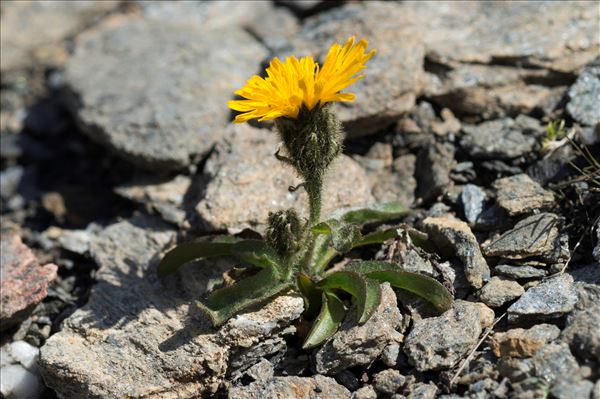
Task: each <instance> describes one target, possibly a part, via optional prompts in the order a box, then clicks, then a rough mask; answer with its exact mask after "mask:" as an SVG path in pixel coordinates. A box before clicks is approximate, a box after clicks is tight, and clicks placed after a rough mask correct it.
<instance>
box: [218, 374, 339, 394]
mask: <svg viewBox="0 0 600 399" xmlns="http://www.w3.org/2000/svg"><path fill="white" fill-rule="evenodd" d="M227 397H228V398H229V399H262V398H299V399H342V398H350V391H348V390H347V389H346V388H344V387H343V386H342V385H340V384H338V383H337V382H335V380H334V379H333V378H330V377H324V376H322V375H316V376H314V377H275V378H273V379H271V380H268V381H264V382H263V381H258V382H253V383H252V384H250V385H248V386H246V387H234V388H231V389H229V394H228V396H227Z"/></svg>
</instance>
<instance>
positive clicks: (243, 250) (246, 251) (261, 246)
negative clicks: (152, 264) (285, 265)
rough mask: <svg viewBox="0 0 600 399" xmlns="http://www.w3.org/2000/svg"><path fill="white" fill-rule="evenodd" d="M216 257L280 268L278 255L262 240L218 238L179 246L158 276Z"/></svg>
mask: <svg viewBox="0 0 600 399" xmlns="http://www.w3.org/2000/svg"><path fill="white" fill-rule="evenodd" d="M215 256H234V257H236V258H238V259H240V260H242V261H244V262H247V263H250V264H252V265H254V266H257V267H261V268H264V267H269V266H275V267H276V266H278V262H277V255H276V254H275V253H274V252H273V251H272V250H271V249H270V248H269V247H268V246H267V245H266V243H265V242H264V241H261V240H241V239H237V238H235V237H227V236H224V237H216V238H215V239H213V241H194V242H186V243H182V244H179V245H177V246H176V247H175V248H173V249H171V250H170V251H169V252H167V254H166V255H165V256H164V257H163V258H162V260H161V261H160V264H159V265H158V271H157V273H158V276H159V277H164V276H166V275H168V274H171V273H173V272H175V271H176V270H177V269H178V268H179V267H180V266H182V265H183V264H185V263H187V262H190V261H193V260H196V259H200V258H209V257H215Z"/></svg>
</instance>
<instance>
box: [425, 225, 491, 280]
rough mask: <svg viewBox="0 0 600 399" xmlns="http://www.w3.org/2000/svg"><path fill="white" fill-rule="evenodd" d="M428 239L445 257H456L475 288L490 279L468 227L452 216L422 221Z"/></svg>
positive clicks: (475, 240) (477, 245)
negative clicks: (454, 255)
mask: <svg viewBox="0 0 600 399" xmlns="http://www.w3.org/2000/svg"><path fill="white" fill-rule="evenodd" d="M423 224H424V225H425V228H426V230H427V233H428V234H430V239H431V240H432V241H433V243H434V244H435V245H436V247H438V248H439V249H440V251H442V253H443V254H444V255H445V256H451V255H453V254H456V256H457V257H458V258H459V259H460V260H461V261H462V262H463V264H464V270H465V276H466V277H467V280H468V281H469V283H470V284H471V285H472V286H473V287H475V288H481V287H482V286H483V283H484V282H485V281H487V280H489V278H490V269H489V267H488V265H487V262H486V261H485V259H484V258H483V255H482V254H481V250H480V249H479V243H478V242H477V239H476V238H475V236H474V235H473V233H472V232H471V229H470V228H469V226H468V225H467V224H466V223H465V222H463V221H460V220H458V219H456V218H454V217H452V216H448V215H445V216H439V217H428V218H427V219H425V220H424V221H423Z"/></svg>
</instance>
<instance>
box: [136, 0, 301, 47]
mask: <svg viewBox="0 0 600 399" xmlns="http://www.w3.org/2000/svg"><path fill="white" fill-rule="evenodd" d="M138 4H139V5H140V6H141V11H142V12H143V14H144V16H145V17H146V18H149V19H156V20H159V21H166V22H170V23H177V24H188V25H196V26H202V27H203V28H204V29H227V28H229V27H232V26H237V27H242V28H244V29H246V30H248V31H250V32H252V34H253V35H255V36H256V37H258V38H260V41H261V42H262V43H265V44H266V45H267V46H269V47H273V46H275V45H278V44H279V45H281V43H282V41H283V42H285V41H286V40H287V39H289V38H290V37H292V36H293V35H294V34H295V33H296V32H297V31H298V19H297V18H295V17H294V16H293V15H292V13H291V12H290V11H289V10H287V9H285V8H283V7H277V6H276V5H275V4H273V3H271V2H267V1H263V2H256V1H253V2H243V1H240V2H237V3H236V4H235V7H231V3H230V2H229V1H226V0H219V1H182V2H162V1H160V2H159V1H149V0H138Z"/></svg>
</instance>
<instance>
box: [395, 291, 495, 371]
mask: <svg viewBox="0 0 600 399" xmlns="http://www.w3.org/2000/svg"><path fill="white" fill-rule="evenodd" d="M493 319H494V312H493V311H492V310H491V309H490V308H488V307H487V306H485V305H484V304H482V303H472V302H466V301H462V300H458V301H456V302H455V303H454V307H453V308H452V309H450V310H448V311H447V312H445V313H444V314H442V315H441V316H438V317H432V318H428V319H423V320H420V321H417V322H415V324H414V326H413V329H412V331H411V332H410V333H409V334H408V336H407V337H406V340H405V344H404V353H406V355H407V356H408V361H409V363H410V364H411V365H413V366H414V367H415V368H416V369H417V370H418V371H421V372H424V371H429V370H442V369H449V368H451V367H453V366H454V365H455V364H456V363H457V362H458V361H459V360H460V359H462V357H463V356H464V355H465V354H466V353H467V352H468V351H469V350H471V349H472V348H473V345H475V343H476V342H477V340H478V339H479V335H480V334H481V332H482V331H483V328H485V327H488V326H490V325H491V323H492V322H493Z"/></svg>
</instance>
